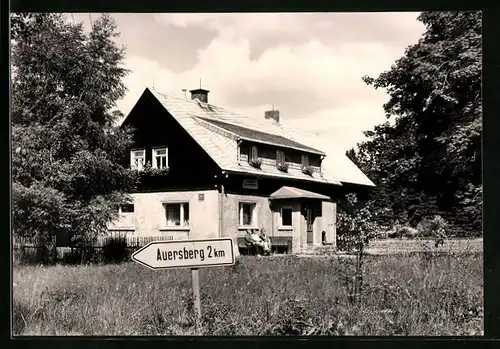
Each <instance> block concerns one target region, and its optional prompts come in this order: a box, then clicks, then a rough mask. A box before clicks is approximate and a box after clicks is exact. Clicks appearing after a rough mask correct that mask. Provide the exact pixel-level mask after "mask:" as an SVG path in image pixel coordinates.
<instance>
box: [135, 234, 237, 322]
mask: <svg viewBox="0 0 500 349" xmlns="http://www.w3.org/2000/svg"><path fill="white" fill-rule="evenodd" d="M132 260H133V261H134V262H137V263H139V264H142V265H144V266H145V267H148V268H150V269H154V270H160V269H174V268H190V269H191V281H192V284H193V302H194V309H195V312H196V317H197V319H198V321H199V320H200V318H201V306H200V283H199V274H198V269H199V268H205V267H217V266H224V265H233V264H234V262H235V259H234V250H233V240H232V239H230V238H225V239H207V240H178V241H153V242H150V243H149V244H147V245H146V246H144V247H142V248H140V249H139V250H137V251H136V252H134V253H133V254H132Z"/></svg>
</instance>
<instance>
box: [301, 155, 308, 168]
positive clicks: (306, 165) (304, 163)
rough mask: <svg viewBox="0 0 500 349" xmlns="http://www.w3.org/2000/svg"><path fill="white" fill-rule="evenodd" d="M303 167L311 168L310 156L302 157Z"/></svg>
mask: <svg viewBox="0 0 500 349" xmlns="http://www.w3.org/2000/svg"><path fill="white" fill-rule="evenodd" d="M302 167H309V156H307V155H302Z"/></svg>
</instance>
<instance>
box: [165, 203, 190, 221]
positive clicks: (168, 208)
mask: <svg viewBox="0 0 500 349" xmlns="http://www.w3.org/2000/svg"><path fill="white" fill-rule="evenodd" d="M163 205H164V208H165V217H166V221H167V226H168V227H186V226H189V204H188V203H175V204H174V203H172V204H163Z"/></svg>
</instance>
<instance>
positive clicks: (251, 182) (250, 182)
mask: <svg viewBox="0 0 500 349" xmlns="http://www.w3.org/2000/svg"><path fill="white" fill-rule="evenodd" d="M243 189H259V181H258V180H257V179H244V180H243Z"/></svg>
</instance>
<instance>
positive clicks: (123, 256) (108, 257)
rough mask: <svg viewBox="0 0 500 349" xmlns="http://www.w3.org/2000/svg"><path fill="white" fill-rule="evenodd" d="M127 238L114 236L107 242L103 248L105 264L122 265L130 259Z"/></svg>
mask: <svg viewBox="0 0 500 349" xmlns="http://www.w3.org/2000/svg"><path fill="white" fill-rule="evenodd" d="M128 254H129V253H128V249H127V238H126V237H125V236H114V237H111V238H109V239H107V240H106V242H105V243H104V246H103V248H102V256H103V260H104V262H105V263H120V262H124V261H126V260H127V259H128Z"/></svg>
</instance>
